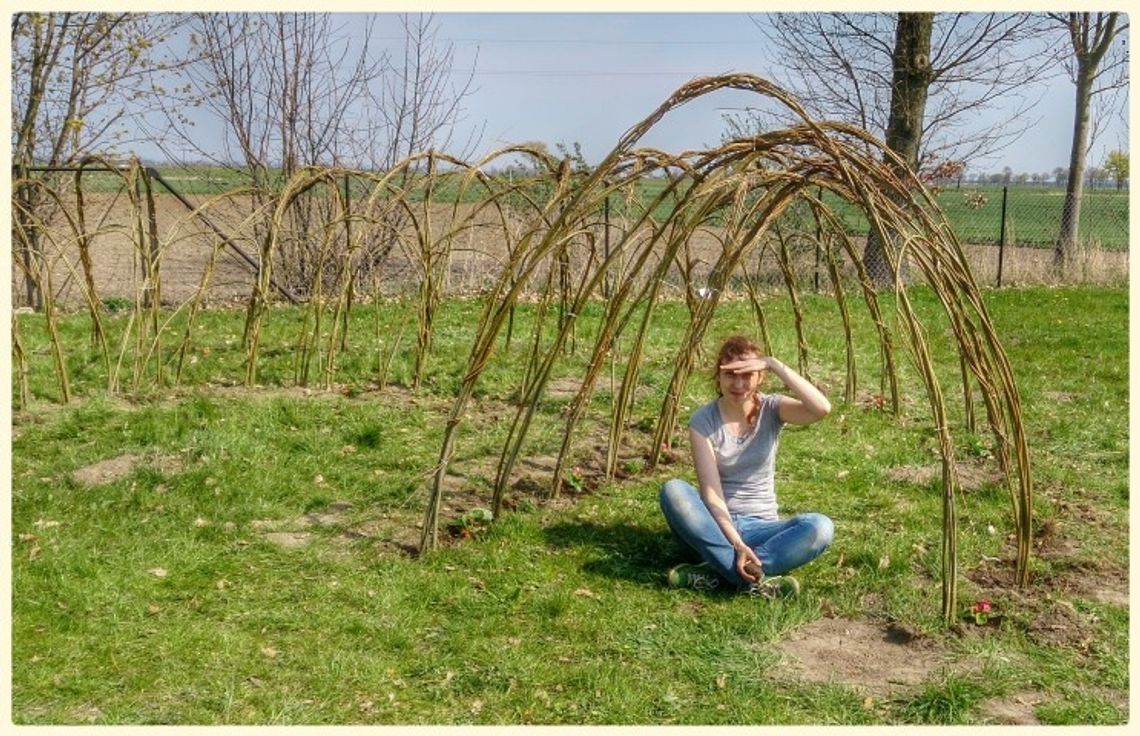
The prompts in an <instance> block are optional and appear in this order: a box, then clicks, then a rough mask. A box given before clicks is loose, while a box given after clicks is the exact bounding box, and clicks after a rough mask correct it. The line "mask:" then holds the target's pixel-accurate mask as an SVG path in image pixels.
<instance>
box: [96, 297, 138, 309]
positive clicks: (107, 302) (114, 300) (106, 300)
mask: <svg viewBox="0 0 1140 736" xmlns="http://www.w3.org/2000/svg"><path fill="white" fill-rule="evenodd" d="M103 306H104V307H105V308H106V309H107V311H108V312H125V311H127V310H128V309H130V308H131V300H130V299H128V298H126V297H125V296H105V297H103Z"/></svg>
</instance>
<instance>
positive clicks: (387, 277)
mask: <svg viewBox="0 0 1140 736" xmlns="http://www.w3.org/2000/svg"><path fill="white" fill-rule="evenodd" d="M85 211H86V219H87V222H88V223H89V225H88V228H89V230H91V231H92V232H93V233H94V235H92V236H91V237H90V238H89V248H90V254H91V261H92V279H93V282H94V287H95V292H96V298H97V299H98V300H106V299H116V298H119V299H127V300H135V299H137V298H138V296H139V293H140V288H141V286H140V285H141V283H142V272H141V268H142V266H141V263H142V260H143V259H142V257H141V253H140V246H139V245H138V242H137V235H136V233H137V227H136V226H135V225H136V223H132V221H131V219H132V213H131V211H130V209H129V207H128V205H127V204H126V203H125V201H124V200H123V198H122V197H116V196H115V195H110V194H92V195H89V196H88V197H87V198H86V210H85ZM473 212H474V205H461V206H460V207H459V208H458V209H457V210H455V211H454V212H453V209H452V207H451V206H450V205H439V206H436V207H433V208H432V213H431V222H432V225H431V227H432V232H436V233H442V232H445V231H446V230H447V229H448V227H449V226H450V223H451V221H452V218H453V216H456V215H457V216H458V217H460V218H467V217H469V216H470V217H471V220H470V226H469V227H466V229H464V230H462V232H460V233H459V234H458V235H457V236H456V237H455V238H454V241H453V243H452V253H451V257H450V263H449V271H448V275H447V283H446V284H445V289H446V291H447V292H448V293H452V294H470V293H477V292H479V291H480V290H482V289H485V288H486V287H488V286H489V285H490V284H491V283H492V281H493V278H494V277H495V276H496V275H497V274H498V272H499V270H500V269H501V268H502V264H503V262H504V259H505V258H506V256H507V247H508V237H509V238H510V240H511V242H513V241H514V239H515V238H517V235H518V231H519V230H520V229H521V223H509V224H508V228H509V230H508V231H504V229H503V226H502V224H501V223H499V222H497V221H496V220H494V219H493V213H492V212H491V211H490V210H489V209H488V210H485V211H482V212H480V213H479V214H476V215H473V214H472V213H473ZM202 214H203V215H204V216H205V217H206V218H207V219H208V220H209V222H210V223H211V224H213V225H215V226H216V227H217V228H218V229H219V230H220V231H221V232H222V233H224V234H225V236H226V238H227V239H229V240H230V241H231V242H230V243H226V242H224V241H223V240H222V239H221V238H219V237H218V235H217V234H215V232H214V231H213V229H212V228H211V227H210V226H208V225H207V224H205V223H204V222H203V221H202V220H201V219H199V218H198V217H197V216H196V215H192V214H191V213H190V211H189V210H188V209H187V208H186V207H185V205H183V204H182V203H181V202H179V201H178V200H177V199H175V198H174V197H173V196H172V195H169V194H158V195H156V221H157V225H158V233H159V241H160V243H159V249H160V253H161V266H160V276H161V299H162V301H163V302H164V303H167V304H169V305H179V304H184V303H187V302H188V301H190V300H191V299H192V298H194V297H195V295H198V296H199V298H200V299H201V300H202V303H203V304H204V305H205V306H220V305H226V304H233V303H235V302H240V301H243V300H246V299H248V298H249V295H250V293H251V291H252V290H253V288H254V283H255V268H254V267H253V266H251V265H250V263H249V262H247V260H246V259H243V258H242V257H240V256H239V255H238V253H237V250H239V249H240V250H241V251H242V252H244V253H245V255H246V257H247V258H248V260H252V261H253V262H254V263H256V262H257V251H258V242H257V237H256V234H255V233H254V232H253V229H252V225H251V222H252V218H251V217H250V203H249V202H248V201H246V200H244V199H240V198H233V199H227V200H221V201H218V202H216V203H214V204H212V205H211V206H210V208H208V209H205V210H203V211H202ZM135 216H137V215H135ZM616 225H618V226H620V223H616ZM719 238H720V234H719V233H718V232H717V231H716V230H715V229H714V228H709V229H705V230H700V231H698V232H696V233H695V234H694V235H693V237H692V239H691V241H690V243H689V248H690V255H691V258H692V262H693V265H692V268H693V274H694V276H695V277H696V278H697V280H698V282H699V280H700V279H701V278H703V277H704V276H705V275H707V273H708V270H709V269H710V268H711V265H712V263H713V262H714V261H715V258H716V255H717V254H718V253H719V251H720V248H721V245H720V239H719ZM288 239H289V238H288V237H286V238H285V240H288ZM45 242H46V243H47V246H46V247H47V249H48V257H49V260H50V261H51V262H52V264H53V269H52V282H53V292H54V293H55V294H56V299H57V303H58V304H59V305H61V306H63V307H65V308H72V309H74V308H82V307H83V305H84V304H85V297H84V290H83V281H84V275H83V270H82V267H81V264H80V259H79V249H78V247H77V245H76V236H75V235H74V234H73V233H71V232H70V231H69V230H68V229H67V228H66V227H65V226H64V224H63V223H62V221H60V222H57V223H56V224H55V225H54V226H51V229H50V237H48V238H46V241H45ZM283 247H284V246H283ZM415 247H416V246H415V244H414V238H411V237H405V239H404V244H403V245H402V246H400V247H397V248H395V249H394V250H393V251H392V252H391V254H390V255H389V257H388V259H387V260H386V261H385V262H384V265H383V268H382V271H383V277H382V279H381V280H380V282H379V283H376V284H361V285H359V289H360V290H361V291H363V292H366V293H380V294H384V295H390V294H393V293H404V292H406V291H407V290H408V289H410V288H415V285H416V284H417V283H418V281H419V272H418V267H417V266H416V265H415V263H416V262H417V256H416V255H415V253H414V250H415ZM215 249H217V256H216V258H217V260H216V263H215V264H214V266H213V267H212V270H210V267H209V263H210V260H211V258H212V257H213V254H214V252H215ZM963 250H964V251H965V254H966V256H967V259H968V260H969V261H970V264H971V267H972V268H973V271H974V275H975V278H976V279H977V281H978V283H979V284H981V285H994V284H996V283H997V273H998V267H999V264H998V261H999V252H998V248H997V247H995V246H989V245H963ZM584 257H585V256H584V255H582V254H580V256H579V258H584ZM792 258H793V270H794V271H795V272H796V274H797V278H798V279H799V280H800V281H801V283H803V284H808V283H812V282H813V281H814V278H815V271H816V268H817V264H816V263H815V260H816V259H815V253H814V250H812V251H811V252H807V251H804V252H793V253H792ZM1001 261H1002V263H1001V272H1002V273H1001V276H1002V279H1001V280H1002V283H1003V284H1005V285H1014V284H1034V283H1052V282H1054V281H1055V280H1056V277H1055V276H1054V272H1053V266H1052V252H1051V251H1049V250H1048V249H1042V248H1019V247H1015V246H1007V247H1006V249H1005V252H1004V254H1002V255H1001ZM579 265H580V264H579ZM13 266H14V267H13V272H12V285H13V291H12V293H13V299H14V306H17V307H18V306H21V304H22V302H21V301H20V294H21V293H22V279H23V277H22V275H21V273H20V270H19V268H18V267H17V264H15V263H14V264H13ZM820 268H821V269H822V272H821V275H820V280H821V283H824V284H825V283H827V281H828V277H827V274H826V268H823V267H820ZM749 269H750V271H754V272H756V273H757V274H758V276H759V279H760V286H761V288H774V289H782V288H783V277H782V276H781V274H780V270H779V267H778V265H777V263H776V261H775V257H774V256H773V254H772V253H771V252H770V251H769V252H767V253H765V254H764V255H763V256H762V257H761V260H760V262H759V263H753V264H751V265H750V267H749ZM845 270H847V271H850V270H851V268H850V267H849V266H848V267H847V268H846V269H845ZM207 271H209V277H208V278H206V276H207ZM275 273H276V275H277V278H278V279H279V280H281V281H282V282H283V283H286V284H288V282H289V275H288V273H287V272H286V271H284V270H282V268H280V267H278V268H277V269H276V271H275ZM1127 280H1128V254H1127V253H1126V252H1123V253H1120V252H1108V251H1090V252H1088V253H1084V254H1082V255H1081V256H1080V257H1079V258H1078V263H1077V265H1076V267H1075V268H1074V269H1073V271H1072V272H1071V273H1069V274H1067V275H1066V276H1065V281H1066V282H1070V283H1077V282H1090V283H1117V284H1119V283H1126V282H1127ZM541 281H542V274H538V275H537V276H536V279H535V283H536V284H541ZM680 284H681V279H680V276H679V274H678V272H677V271H676V267H674V273H673V275H672V276H669V277H667V278H666V287H665V293H666V294H671V295H673V296H677V295H678V294H679V293H680V292H679V289H680ZM535 288H536V289H537V288H539V287H538V286H536V287H535ZM742 289H743V287H737V290H740V291H741V293H743V291H742Z"/></svg>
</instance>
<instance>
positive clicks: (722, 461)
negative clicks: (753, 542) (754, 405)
mask: <svg viewBox="0 0 1140 736" xmlns="http://www.w3.org/2000/svg"><path fill="white" fill-rule="evenodd" d="M759 396H760V416H759V417H758V418H757V420H756V426H755V427H754V428H753V429H752V431H751V432H749V433H748V434H746V435H745V436H743V437H737V436H736V435H734V434H732V433H730V432H729V431H728V430H727V429H726V428H725V426H724V417H723V416H721V413H720V408H719V407H718V406H717V402H716V401H712V402H709V403H708V404H705V405H704V406H702V407H701V408H700V409H697V410H696V411H695V412H693V416H692V417H691V418H690V419H689V426H690V427H691V428H692V429H694V430H696V431H697V434H699V435H701V436H702V437H706V438H708V439H709V440H710V442H711V444H712V448H713V454H714V455H715V456H716V468H717V471H718V472H719V473H720V486H721V488H722V489H723V490H724V501H725V505H726V506H727V507H728V511H729V513H733V514H744V515H747V516H758V517H760V518H761V519H773V520H774V519H776V518H777V517H776V511H777V504H776V479H775V475H776V447H777V446H778V445H779V443H780V430H781V429H782V428H783V426H784V423H783V422H782V421H780V399H781V396H780V394H760V395H759Z"/></svg>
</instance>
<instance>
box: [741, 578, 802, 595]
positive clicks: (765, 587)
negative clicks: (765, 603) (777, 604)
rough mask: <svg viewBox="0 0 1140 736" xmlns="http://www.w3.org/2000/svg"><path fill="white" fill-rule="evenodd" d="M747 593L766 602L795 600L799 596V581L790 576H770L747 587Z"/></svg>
mask: <svg viewBox="0 0 1140 736" xmlns="http://www.w3.org/2000/svg"><path fill="white" fill-rule="evenodd" d="M748 592H749V594H751V595H756V596H760V597H761V598H767V599H768V600H775V599H777V598H795V597H796V596H797V595H799V594H800V581H799V580H796V579H795V578H793V577H792V576H791V575H772V576H770V577H766V578H764V579H763V580H761V581H760V582H758V583H753V584H752V585H750V586H748Z"/></svg>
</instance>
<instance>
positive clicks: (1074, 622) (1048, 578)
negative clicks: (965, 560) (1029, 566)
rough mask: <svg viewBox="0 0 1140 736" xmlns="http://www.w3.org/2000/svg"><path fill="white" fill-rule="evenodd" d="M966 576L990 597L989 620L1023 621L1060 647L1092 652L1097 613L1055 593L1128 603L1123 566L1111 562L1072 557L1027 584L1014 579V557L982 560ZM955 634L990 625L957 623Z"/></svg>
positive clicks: (1033, 633)
mask: <svg viewBox="0 0 1140 736" xmlns="http://www.w3.org/2000/svg"><path fill="white" fill-rule="evenodd" d="M966 577H967V578H969V579H970V581H971V582H973V583H974V584H975V585H977V586H978V588H979V590H978V597H979V598H987V599H989V600H990V601H991V602H992V604H993V606H994V611H995V615H993V616H991V620H990V623H991V624H995V625H996V624H998V623H1000V622H1001V621H1002V620H1003V619H1004V618H1008V619H1010V621H1011V625H1015V626H1019V627H1021V628H1022V629H1023V630H1024V631H1025V632H1026V634H1027V635H1028V636H1029V637H1030V638H1031V639H1033V640H1034V641H1036V642H1037V643H1038V644H1041V645H1042V646H1055V647H1064V648H1067V649H1071V650H1075V651H1076V652H1078V653H1079V654H1081V655H1085V656H1094V655H1095V651H1094V649H1093V643H1094V640H1095V638H1096V634H1097V624H1096V618H1095V616H1093V615H1091V614H1086V613H1082V612H1081V611H1078V610H1077V609H1076V607H1075V606H1074V605H1073V604H1072V603H1071V602H1070V601H1068V600H1064V599H1063V598H1060V597H1057V596H1058V594H1060V595H1062V596H1065V595H1071V596H1074V597H1078V598H1089V599H1093V600H1099V601H1102V602H1105V603H1112V604H1113V605H1123V606H1125V607H1127V605H1128V601H1127V599H1128V577H1127V570H1125V569H1121V568H1119V567H1117V566H1115V565H1113V564H1105V565H1095V564H1093V563H1088V562H1079V561H1074V562H1073V564H1072V566H1071V567H1069V569H1066V570H1062V571H1059V572H1053V573H1050V574H1042V575H1038V576H1037V578H1035V579H1034V580H1032V581H1031V583H1030V585H1029V586H1028V587H1026V588H1019V587H1017V586H1016V584H1015V582H1014V573H1013V561H1012V560H1004V561H998V562H984V563H983V564H982V565H979V566H978V567H977V568H975V569H974V570H970V571H968V572H967V573H966ZM955 629H956V631H957V632H958V633H959V634H967V635H972V636H984V635H987V634H991V633H992V632H994V631H995V630H996V629H995V627H994V626H981V627H978V626H965V627H963V626H958V627H955Z"/></svg>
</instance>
